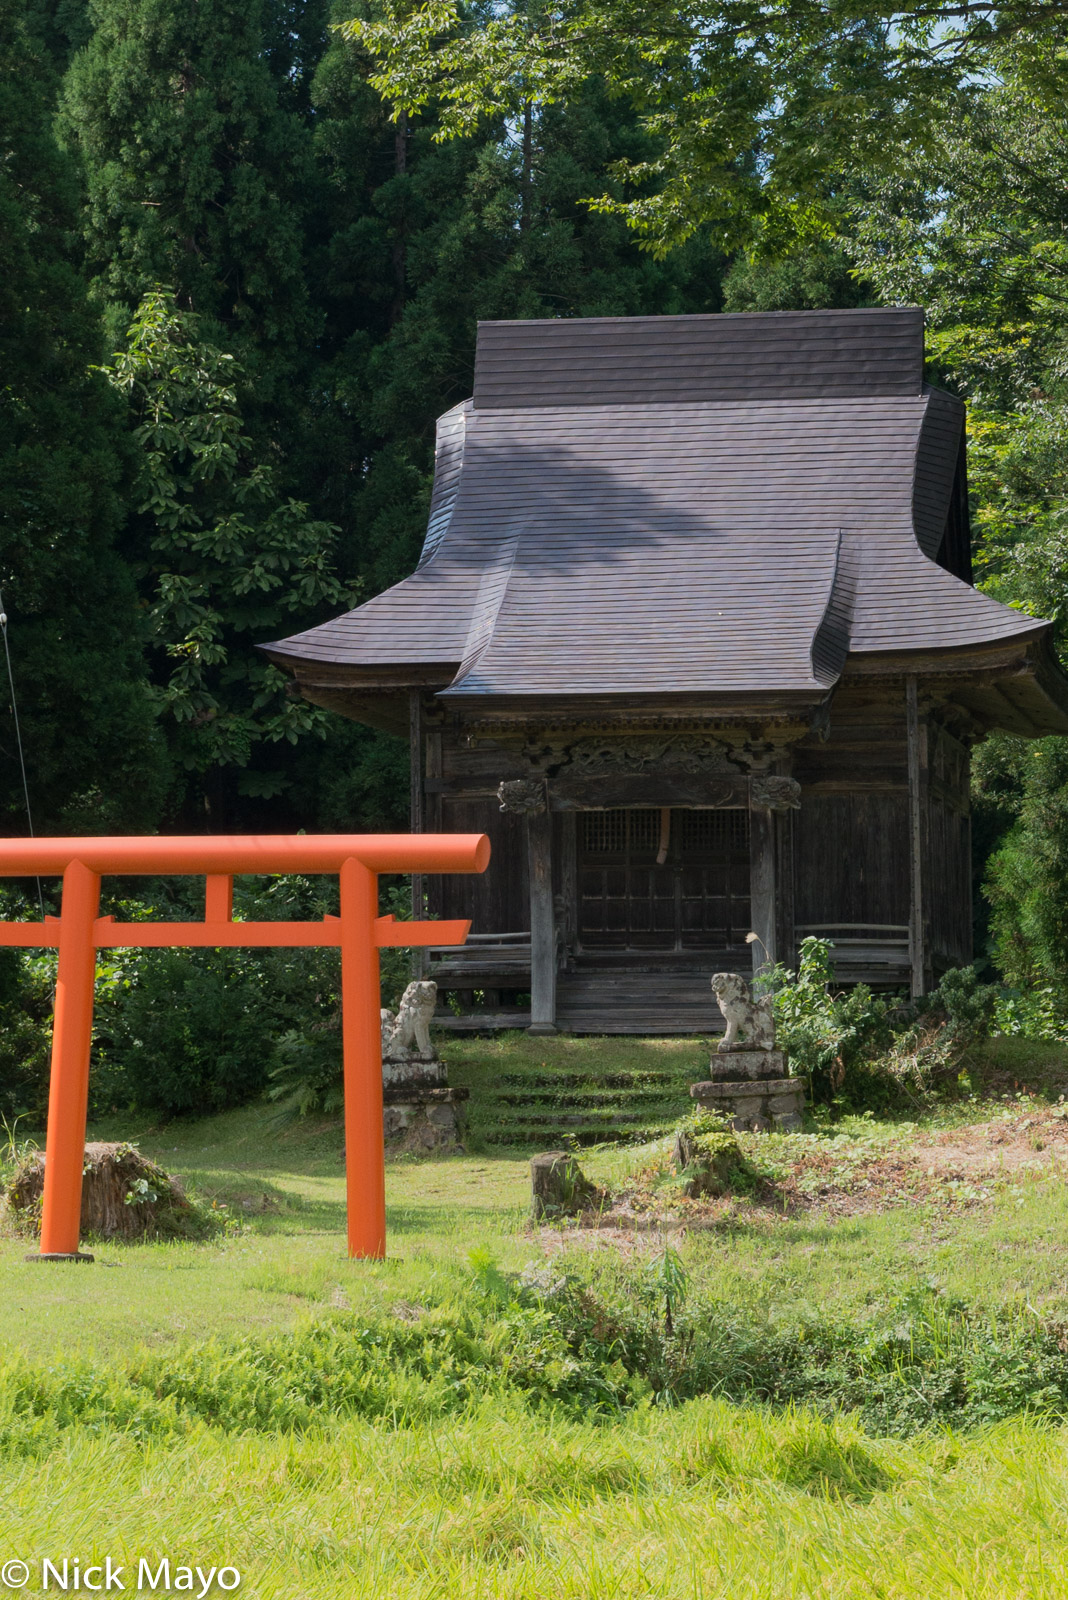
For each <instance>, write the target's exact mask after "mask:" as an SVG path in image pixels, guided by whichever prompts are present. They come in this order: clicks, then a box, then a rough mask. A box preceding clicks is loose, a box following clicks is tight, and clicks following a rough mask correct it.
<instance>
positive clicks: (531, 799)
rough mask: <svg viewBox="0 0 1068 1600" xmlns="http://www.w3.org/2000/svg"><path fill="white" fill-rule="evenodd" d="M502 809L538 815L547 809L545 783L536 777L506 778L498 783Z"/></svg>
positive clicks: (527, 814)
mask: <svg viewBox="0 0 1068 1600" xmlns="http://www.w3.org/2000/svg"><path fill="white" fill-rule="evenodd" d="M497 799H498V800H499V801H500V802H501V810H502V811H515V812H519V813H521V814H523V815H526V816H537V815H538V814H539V813H540V812H542V811H544V810H545V785H544V783H539V782H538V780H537V779H536V778H505V779H504V781H503V782H502V783H499V784H498V785H497Z"/></svg>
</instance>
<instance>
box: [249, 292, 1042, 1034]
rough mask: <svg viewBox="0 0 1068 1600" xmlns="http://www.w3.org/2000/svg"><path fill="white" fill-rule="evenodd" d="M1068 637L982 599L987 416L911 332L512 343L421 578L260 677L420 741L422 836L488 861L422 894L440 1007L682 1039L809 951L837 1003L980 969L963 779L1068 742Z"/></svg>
mask: <svg viewBox="0 0 1068 1600" xmlns="http://www.w3.org/2000/svg"><path fill="white" fill-rule="evenodd" d="M1049 631H1050V627H1049V624H1048V623H1046V622H1043V621H1041V620H1036V619H1034V618H1032V617H1028V616H1024V615H1022V614H1021V613H1019V612H1017V611H1013V610H1010V609H1008V608H1007V607H1005V606H1002V605H999V604H998V603H997V602H995V601H994V600H991V599H989V598H987V597H986V596H984V595H981V594H979V593H978V592H977V591H976V590H975V589H974V588H973V587H972V583H971V566H970V555H969V529H968V508H967V489H966V473H965V429H964V409H963V407H962V405H961V403H960V402H959V401H958V400H956V399H954V398H953V397H951V396H950V395H948V394H945V393H942V392H941V391H939V390H938V389H933V388H930V387H928V386H927V385H925V383H924V372H923V318H922V314H921V313H920V312H919V311H917V310H912V309H892V310H873V311H828V312H797V313H794V312H784V313H777V314H773V315H763V314H754V315H740V316H684V317H635V318H618V319H617V318H606V319H597V320H575V321H547V322H500V323H488V324H483V325H482V326H481V327H480V329H479V341H478V357H477V366H476V376H475V394H474V398H473V399H472V400H469V401H466V402H465V403H464V404H463V405H459V406H457V407H456V408H455V409H454V410H452V411H450V412H448V413H447V414H446V415H445V416H444V417H443V418H442V419H441V421H440V423H439V426H438V445H437V468H436V475H435V481H434V494H433V502H432V507H431V515H430V524H429V528H428V531H427V537H426V543H425V546H424V549H423V555H422V559H421V561H420V563H419V566H418V569H417V570H416V571H415V572H414V573H413V574H412V575H411V577H409V578H406V579H405V580H404V581H403V582H402V583H399V584H397V585H396V586H395V587H394V588H392V589H390V590H388V591H387V592H386V593H385V594H381V595H379V596H377V597H376V598H375V599H373V600H371V601H369V602H368V603H367V604H366V605H363V606H360V607H359V608H358V609H357V610H355V611H353V612H350V613H349V614H348V615H347V616H344V617H340V618H338V619H337V620H336V621H334V622H330V623H326V624H325V625H323V626H321V627H317V628H313V629H311V630H310V631H309V632H307V633H303V634H298V635H297V636H295V637H294V638H291V639H286V640H282V641H281V642H279V643H277V644H273V645H271V646H269V647H268V652H269V654H270V656H271V658H272V659H273V660H274V661H276V662H278V663H279V664H280V665H282V666H284V667H286V668H287V669H289V670H290V671H291V672H293V674H294V675H295V677H296V680H297V682H298V684H299V685H300V688H301V690H302V692H303V693H304V694H305V695H306V696H307V697H308V698H309V699H310V700H313V701H316V702H317V703H319V704H321V705H325V706H329V707H332V708H333V709H335V710H337V711H339V712H341V713H342V714H343V715H346V716H349V717H354V718H356V719H357V720H360V721H364V722H367V723H370V724H371V725H372V726H377V727H381V728H388V729H392V730H395V731H396V732H398V733H403V734H405V735H406V736H408V737H410V739H411V749H412V825H413V827H415V828H417V829H421V828H433V829H462V830H472V829H480V830H485V831H486V832H487V833H488V834H490V836H491V838H492V840H493V860H492V863H491V865H490V868H489V870H488V872H487V873H486V874H485V875H484V877H481V878H464V879H448V880H441V881H439V882H434V881H430V882H429V883H428V884H427V885H426V886H425V887H426V889H427V892H428V895H429V899H430V904H431V908H432V909H433V910H434V911H437V912H440V913H441V915H443V916H461V915H463V916H468V915H469V916H470V917H471V918H472V919H473V933H474V939H473V942H472V943H471V944H470V945H469V946H468V947H467V948H465V950H463V951H462V952H461V951H455V950H453V951H447V950H443V951H439V952H432V955H431V962H432V964H431V968H430V971H431V975H432V976H435V977H437V979H438V981H439V983H443V984H444V985H445V986H446V987H453V988H455V989H457V990H459V991H461V992H463V993H466V994H467V995H471V994H472V993H473V992H475V991H479V992H481V994H482V996H483V997H484V999H485V1002H486V1005H485V1008H484V1014H483V1017H482V1021H483V1023H488V1022H491V1021H492V1020H493V1018H494V1017H496V1018H497V1020H499V1021H501V1022H507V1023H511V1025H515V1023H516V1022H517V1021H519V1020H520V1014H519V1013H517V1011H516V1010H515V1009H514V1007H513V1008H511V1009H510V1008H509V1007H507V1006H506V1005H505V1004H504V1003H503V1002H504V1001H505V1000H506V999H507V998H508V997H509V996H511V997H513V999H514V997H515V996H517V995H524V994H526V993H529V994H530V995H531V1002H530V1014H529V1021H530V1024H531V1028H532V1031H536V1032H548V1031H551V1030H553V1029H554V1028H563V1029H569V1030H575V1031H585V1032H602V1031H616V1032H635V1033H638V1032H663V1033H673V1032H684V1031H688V1030H704V1029H707V1028H709V1027H711V1026H712V1024H713V1019H714V1013H713V1010H712V1004H711V995H710V992H709V989H708V975H709V973H710V972H712V971H714V970H720V969H726V968H737V969H739V970H745V969H747V968H749V967H750V966H751V965H753V966H757V965H759V964H760V963H761V962H763V961H764V960H767V959H770V960H776V959H778V960H785V961H787V962H789V961H792V960H793V959H794V955H795V952H796V949H797V945H798V942H799V941H800V939H801V938H802V937H804V935H805V934H808V933H818V934H821V935H826V936H827V937H829V938H830V939H832V940H833V942H834V946H835V962H836V970H837V975H838V977H839V978H840V979H841V980H842V981H844V982H849V981H858V980H861V979H864V980H866V981H868V982H872V983H876V984H883V985H899V984H907V985H910V986H911V989H912V991H913V992H914V993H915V992H921V991H923V990H924V989H926V988H928V987H930V986H931V984H932V983H933V981H934V980H935V979H936V978H937V976H938V974H939V972H940V971H942V970H944V969H945V968H946V967H948V966H953V965H959V964H961V963H966V962H968V961H969V960H970V959H971V954H972V951H971V844H970V825H969V813H968V773H969V751H970V749H971V747H972V745H973V744H974V743H975V742H976V741H977V740H978V739H981V738H983V737H984V736H985V735H986V734H987V733H989V732H990V731H991V730H992V729H995V728H1003V729H1007V730H1009V731H1010V732H1013V733H1017V734H1024V735H1028V736H1034V735H1039V734H1045V733H1064V732H1068V681H1066V680H1065V679H1064V678H1063V677H1062V676H1061V674H1060V672H1059V670H1058V668H1057V666H1056V665H1055V662H1054V659H1053V654H1052V650H1051V646H1050V642H1049ZM752 934H755V935H756V938H755V939H753V938H747V936H750V935H752ZM521 1020H523V1021H526V1020H527V1018H526V1016H525V1015H523V1016H522V1019H521Z"/></svg>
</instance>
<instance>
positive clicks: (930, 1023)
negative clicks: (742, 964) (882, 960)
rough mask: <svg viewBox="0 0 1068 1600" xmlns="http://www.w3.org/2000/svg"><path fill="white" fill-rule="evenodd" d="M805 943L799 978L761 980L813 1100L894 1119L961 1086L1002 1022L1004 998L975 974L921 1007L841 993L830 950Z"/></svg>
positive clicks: (952, 981)
mask: <svg viewBox="0 0 1068 1600" xmlns="http://www.w3.org/2000/svg"><path fill="white" fill-rule="evenodd" d="M832 949H833V946H832V945H831V944H830V943H828V942H827V941H826V940H823V939H815V938H808V939H804V940H802V942H801V949H800V962H799V965H798V970H797V972H796V973H794V972H791V971H789V970H788V969H786V968H783V967H781V966H779V967H773V968H768V969H766V971H765V972H764V974H763V976H762V983H763V986H764V987H765V989H770V990H771V991H772V993H773V995H774V1004H775V1025H776V1031H777V1037H778V1041H779V1043H780V1045H781V1047H782V1049H784V1050H785V1051H786V1052H787V1053H788V1055H789V1057H790V1063H791V1067H792V1069H793V1071H795V1072H798V1073H804V1074H805V1075H807V1076H808V1078H809V1080H810V1082H811V1084H812V1093H813V1098H814V1099H816V1100H823V1101H834V1102H836V1103H838V1104H841V1105H843V1106H848V1107H849V1108H851V1109H855V1110H873V1111H879V1110H881V1111H887V1110H893V1109H895V1108H896V1107H897V1105H898V1104H899V1103H900V1102H901V1100H902V1099H903V1098H905V1099H908V1098H910V1097H911V1098H913V1099H914V1098H915V1096H916V1094H917V1093H926V1092H928V1091H929V1090H930V1089H932V1088H933V1087H934V1086H935V1084H936V1083H938V1082H939V1081H940V1080H945V1079H947V1078H951V1077H954V1076H955V1074H956V1072H957V1069H958V1067H959V1065H960V1062H961V1058H962V1057H963V1055H964V1053H965V1052H966V1050H967V1049H968V1048H969V1047H970V1046H972V1045H973V1044H975V1043H976V1042H977V1041H978V1040H980V1039H982V1038H984V1037H985V1036H986V1035H987V1034H988V1033H989V1032H990V1030H991V1028H992V1027H993V1026H994V1023H995V1019H996V1016H997V1014H998V1005H999V995H998V990H997V989H996V988H995V987H994V986H993V985H990V984H982V983H980V982H979V979H978V976H977V974H976V971H975V968H974V967H962V968H955V969H953V970H951V971H949V972H947V973H945V975H944V976H943V978H942V979H941V982H940V983H939V985H938V987H937V988H936V989H935V990H933V991H932V993H931V994H929V995H925V996H924V997H923V998H922V999H920V1000H916V1001H908V1002H906V1001H904V1000H901V999H899V998H886V997H883V996H880V995H874V994H873V993H872V992H871V990H870V989H869V988H868V986H867V985H866V984H863V983H860V984H857V985H856V987H855V988H853V989H851V990H848V991H844V992H839V993H835V992H833V990H832V987H831V985H832V981H833V973H832V970H831V950H832Z"/></svg>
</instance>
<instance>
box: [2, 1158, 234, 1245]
mask: <svg viewBox="0 0 1068 1600" xmlns="http://www.w3.org/2000/svg"><path fill="white" fill-rule="evenodd" d="M44 1169H45V1153H44V1151H43V1150H35V1151H34V1152H33V1154H32V1155H30V1156H28V1157H27V1159H26V1160H25V1161H24V1162H23V1163H22V1166H21V1167H20V1168H19V1170H18V1171H17V1172H16V1174H15V1176H14V1178H13V1179H12V1181H11V1183H10V1184H9V1186H8V1190H7V1202H8V1205H9V1206H10V1207H11V1209H12V1211H13V1212H15V1214H16V1215H17V1216H19V1217H21V1219H22V1220H23V1222H25V1223H26V1224H29V1225H31V1226H32V1227H33V1229H34V1231H35V1232H36V1233H40V1231H41V1196H42V1194H43V1193H44ZM82 1172H83V1177H82V1215H81V1223H80V1232H81V1235H82V1237H83V1238H88V1237H90V1236H93V1235H95V1236H96V1237H97V1238H102V1239H146V1238H160V1237H174V1236H184V1237H191V1236H193V1235H195V1234H197V1233H202V1232H203V1231H204V1229H203V1219H202V1218H201V1217H200V1215H199V1213H198V1212H197V1210H196V1209H195V1207H194V1206H193V1205H192V1204H191V1202H190V1201H189V1200H188V1199H187V1198H186V1196H185V1194H184V1193H183V1191H182V1186H181V1184H180V1183H179V1181H178V1179H177V1178H171V1177H169V1176H168V1175H167V1173H166V1172H164V1171H163V1169H162V1168H161V1167H157V1166H156V1164H155V1162H153V1161H149V1160H148V1158H147V1156H143V1155H142V1154H141V1153H140V1151H139V1150H136V1149H135V1148H134V1146H133V1145H131V1144H87V1145H86V1147H85V1165H84V1167H83V1168H82Z"/></svg>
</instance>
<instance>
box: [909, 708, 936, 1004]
mask: <svg viewBox="0 0 1068 1600" xmlns="http://www.w3.org/2000/svg"><path fill="white" fill-rule="evenodd" d="M905 722H906V738H907V743H908V772H909V966H910V968H911V989H912V996H913V998H914V999H915V998H916V997H917V996H918V995H921V994H926V993H927V990H928V989H929V988H930V982H929V976H930V974H929V956H930V952H929V951H928V948H927V906H926V905H925V904H924V853H925V848H924V847H925V839H926V832H927V829H926V811H927V730H926V728H925V727H924V726H923V725H922V723H921V722H920V706H919V692H918V689H917V684H916V679H915V678H914V677H909V678H906V680H905Z"/></svg>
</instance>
